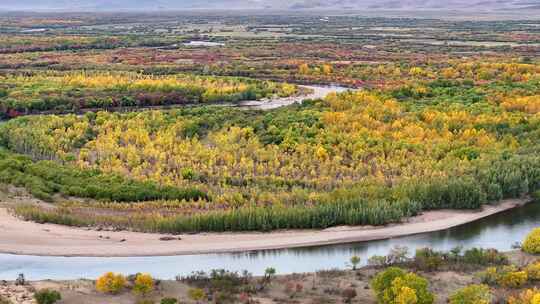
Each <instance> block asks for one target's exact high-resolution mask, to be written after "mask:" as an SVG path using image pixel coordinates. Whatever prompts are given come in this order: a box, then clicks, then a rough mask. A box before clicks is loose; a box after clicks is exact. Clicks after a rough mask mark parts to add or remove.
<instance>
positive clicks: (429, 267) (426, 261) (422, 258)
mask: <svg viewBox="0 0 540 304" xmlns="http://www.w3.org/2000/svg"><path fill="white" fill-rule="evenodd" d="M443 262H444V259H443V254H442V253H440V252H437V251H435V250H433V249H431V248H422V249H417V250H416V254H415V256H414V264H415V266H416V268H418V269H421V270H424V271H434V270H437V269H438V268H439V267H440V266H441V265H442V264H443Z"/></svg>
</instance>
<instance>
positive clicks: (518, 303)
mask: <svg viewBox="0 0 540 304" xmlns="http://www.w3.org/2000/svg"><path fill="white" fill-rule="evenodd" d="M508 304H540V290H538V289H536V288H535V289H527V290H524V291H522V292H521V293H520V294H519V295H518V296H517V297H514V296H511V297H509V298H508Z"/></svg>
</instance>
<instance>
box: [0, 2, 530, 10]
mask: <svg viewBox="0 0 540 304" xmlns="http://www.w3.org/2000/svg"><path fill="white" fill-rule="evenodd" d="M535 7H540V0H86V1H84V0H0V9H3V10H69V11H114V10H128V11H132V10H133V11H141V10H144V11H148V10H153V11H164V10H182V9H276V10H278V9H287V10H325V9H335V10H340V9H348V10H349V9H372V10H415V9H422V10H440V9H443V10H482V11H489V10H504V9H527V8H535Z"/></svg>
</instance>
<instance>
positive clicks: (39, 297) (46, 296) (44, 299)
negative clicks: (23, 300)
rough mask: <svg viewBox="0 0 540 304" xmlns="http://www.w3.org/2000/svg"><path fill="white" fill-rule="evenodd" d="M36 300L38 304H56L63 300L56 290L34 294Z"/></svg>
mask: <svg viewBox="0 0 540 304" xmlns="http://www.w3.org/2000/svg"><path fill="white" fill-rule="evenodd" d="M34 299H36V302H37V303H38V304H54V303H56V302H58V301H60V300H61V299H62V296H61V295H60V293H59V292H58V291H56V290H50V289H43V290H40V291H38V292H36V293H35V294H34Z"/></svg>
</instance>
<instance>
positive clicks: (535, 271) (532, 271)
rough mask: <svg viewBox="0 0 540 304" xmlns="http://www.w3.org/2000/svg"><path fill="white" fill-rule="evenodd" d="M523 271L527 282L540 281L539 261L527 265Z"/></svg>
mask: <svg viewBox="0 0 540 304" xmlns="http://www.w3.org/2000/svg"><path fill="white" fill-rule="evenodd" d="M525 271H526V272H527V276H528V277H529V280H531V281H540V261H537V262H536V263H532V264H529V265H528V266H527V268H525Z"/></svg>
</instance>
